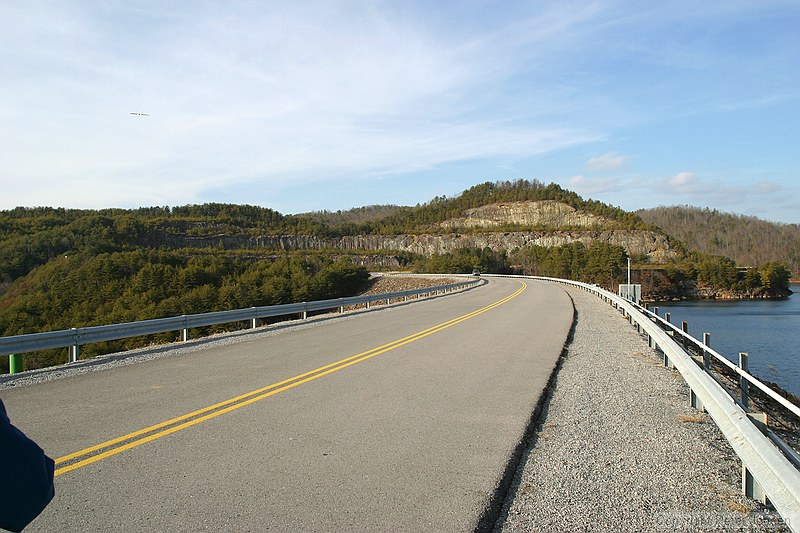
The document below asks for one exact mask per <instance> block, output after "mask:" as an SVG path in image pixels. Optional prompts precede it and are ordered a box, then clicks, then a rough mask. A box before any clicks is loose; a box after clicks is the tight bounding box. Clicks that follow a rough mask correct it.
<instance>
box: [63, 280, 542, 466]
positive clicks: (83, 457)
mask: <svg viewBox="0 0 800 533" xmlns="http://www.w3.org/2000/svg"><path fill="white" fill-rule="evenodd" d="M520 283H521V287H520V288H519V289H517V291H516V292H514V293H512V294H510V295H509V296H506V297H505V298H503V299H502V300H498V301H497V302H495V303H493V304H490V305H487V306H486V307H482V308H480V309H478V310H476V311H472V312H471V313H467V314H466V315H462V316H460V317H458V318H454V319H452V320H449V321H447V322H444V323H442V324H439V325H437V326H433V327H431V328H428V329H426V330H424V331H420V332H418V333H414V334H413V335H409V336H408V337H403V338H402V339H397V340H396V341H392V342H390V343H388V344H384V345H382V346H378V347H377V348H373V349H371V350H368V351H366V352H362V353H359V354H356V355H353V356H350V357H347V358H345V359H342V360H340V361H336V362H335V363H331V364H329V365H325V366H321V367H319V368H316V369H314V370H311V371H310V372H306V373H304V374H299V375H297V376H294V377H291V378H289V379H285V380H283V381H279V382H277V383H273V384H272V385H268V386H266V387H262V388H260V389H256V390H254V391H250V392H248V393H245V394H242V395H240V396H236V397H235V398H230V399H228V400H225V401H223V402H219V403H216V404H214V405H209V406H208V407H204V408H202V409H198V410H197V411H192V412H191V413H187V414H185V415H181V416H179V417H176V418H172V419H170V420H167V421H165V422H161V423H159V424H155V425H153V426H150V427H146V428H144V429H140V430H138V431H134V432H133V433H129V434H127V435H123V436H121V437H117V438H115V439H112V440H109V441H106V442H103V443H101V444H97V445H96V446H91V447H89V448H86V449H83V450H80V451H77V452H75V453H71V454H69V455H65V456H63V457H59V458H58V459H56V461H55V463H56V471H55V475H56V476H59V475H61V474H66V473H67V472H71V471H72V470H77V469H78V468H81V467H84V466H87V465H90V464H92V463H96V462H97V461H100V460H102V459H105V458H107V457H111V456H112V455H116V454H118V453H122V452H124V451H126V450H130V449H132V448H136V447H137V446H141V445H142V444H146V443H148V442H152V441H154V440H156V439H160V438H161V437H165V436H167V435H171V434H172V433H176V432H178V431H181V430H183V429H186V428H189V427H192V426H194V425H197V424H199V423H201V422H205V421H206V420H211V419H212V418H216V417H218V416H220V415H223V414H225V413H229V412H231V411H235V410H236V409H240V408H242V407H244V406H246V405H250V404H252V403H255V402H257V401H259V400H263V399H264V398H269V397H270V396H274V395H276V394H279V393H281V392H283V391H286V390H289V389H292V388H294V387H297V386H299V385H302V384H303V383H308V382H309V381H313V380H315V379H319V378H321V377H323V376H327V375H328V374H332V373H333V372H338V371H339V370H342V369H345V368H347V367H349V366H352V365H355V364H357V363H360V362H362V361H366V360H367V359H371V358H373V357H375V356H376V355H380V354H383V353H386V352H388V351H390V350H394V349H395V348H399V347H400V346H405V345H406V344H409V343H412V342H414V341H417V340H419V339H422V338H424V337H427V336H428V335H433V334H434V333H437V332H439V331H442V330H443V329H447V328H449V327H451V326H455V325H456V324H460V323H461V322H464V321H465V320H469V319H470V318H473V317H476V316H478V315H480V314H482V313H485V312H487V311H490V310H492V309H494V308H496V307H499V306H501V305H503V304H504V303H506V302H508V301H509V300H512V299H513V298H516V297H517V296H519V294H520V293H522V291H524V290H525V288H526V287H527V284H526V283H525V282H522V281H520Z"/></svg>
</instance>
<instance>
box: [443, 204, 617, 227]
mask: <svg viewBox="0 0 800 533" xmlns="http://www.w3.org/2000/svg"><path fill="white" fill-rule="evenodd" d="M504 224H520V225H523V226H534V227H535V226H542V227H548V228H567V227H569V228H574V227H609V226H613V222H612V221H610V220H608V219H607V218H604V217H601V216H598V215H594V214H592V213H587V212H583V211H578V210H577V209H575V208H574V207H572V206H569V205H567V204H563V203H561V202H556V201H553V200H543V201H539V202H507V203H502V204H491V205H484V206H481V207H476V208H474V209H468V210H467V211H466V212H465V213H464V216H462V217H458V218H453V219H450V220H446V221H444V222H441V223H440V224H439V227H441V228H447V229H455V228H492V227H495V226H502V225H504Z"/></svg>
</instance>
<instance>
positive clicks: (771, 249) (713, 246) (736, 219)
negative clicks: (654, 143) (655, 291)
mask: <svg viewBox="0 0 800 533" xmlns="http://www.w3.org/2000/svg"><path fill="white" fill-rule="evenodd" d="M636 214H637V215H638V216H639V217H641V218H642V220H644V221H645V222H648V223H650V224H653V225H655V226H658V227H660V228H661V229H662V230H663V231H664V232H666V233H667V234H668V235H670V236H672V237H675V238H676V239H679V240H680V241H682V242H684V243H685V244H686V246H687V248H688V249H689V250H696V251H700V252H705V253H710V254H714V255H722V256H725V257H730V258H731V259H733V260H734V261H736V263H737V264H738V265H740V266H758V265H762V264H764V263H766V262H768V261H778V262H780V263H783V264H785V265H786V266H787V268H789V270H790V271H791V272H792V275H793V277H794V278H795V279H798V278H800V226H798V225H797V224H779V223H775V222H768V221H766V220H761V219H759V218H756V217H752V216H745V215H737V214H734V213H724V212H720V211H717V210H715V209H708V208H700V207H692V206H665V207H656V208H653V209H641V210H639V211H637V212H636Z"/></svg>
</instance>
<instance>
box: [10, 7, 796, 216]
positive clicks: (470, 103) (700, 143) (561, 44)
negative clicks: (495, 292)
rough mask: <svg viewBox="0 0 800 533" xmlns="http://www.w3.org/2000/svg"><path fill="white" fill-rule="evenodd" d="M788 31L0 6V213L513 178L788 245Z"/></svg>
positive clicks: (294, 209)
mask: <svg viewBox="0 0 800 533" xmlns="http://www.w3.org/2000/svg"><path fill="white" fill-rule="evenodd" d="M798 28H800V3H798V2H797V1H796V0H786V1H777V0H776V1H772V0H758V1H750V0H748V1H738V0H727V1H713V0H711V1H706V2H697V1H696V0H692V1H680V0H679V1H673V2H641V1H638V0H637V1H611V0H601V1H596V2H560V1H557V2H548V1H522V2H515V1H496V2H490V1H480V0H474V1H473V0H464V1H437V2H429V1H402V0H394V1H386V2H382V1H348V0H342V1H334V0H331V1H320V2H315V1H303V0H298V1H293V2H288V1H287V2H278V1H273V2H260V1H239V2H235V1H234V2H215V1H213V2H212V1H208V2H205V1H191V2H188V1H187V2H179V1H173V2H160V1H147V2H143V1H136V0H126V1H105V0H104V1H100V0H98V1H92V0H81V1H72V0H59V1H53V2H47V1H36V0H32V1H30V2H11V1H8V2H3V3H2V4H0V72H2V79H3V82H2V83H0V100H1V101H2V102H3V105H2V106H0V120H2V123H3V128H2V129H1V130H0V187H2V191H3V192H2V194H0V209H9V208H13V207H15V206H18V205H24V206H38V205H50V206H65V207H76V208H102V207H138V206H151V205H172V206H174V205H184V204H190V203H203V202H231V203H248V204H255V205H262V206H265V207H270V208H273V209H276V210H278V211H280V212H282V213H299V212H304V211H311V210H323V209H327V210H332V211H335V210H338V209H347V208H350V207H357V206H362V205H369V204H402V205H413V204H416V203H421V202H425V201H428V200H430V199H431V198H433V197H434V196H440V195H447V196H454V195H456V194H458V193H459V192H461V191H463V190H464V189H466V188H468V187H470V186H472V185H475V184H477V183H482V182H484V181H496V180H506V179H518V178H525V179H538V180H540V181H543V182H545V183H548V182H556V183H558V184H560V185H561V186H563V187H565V188H568V189H571V190H574V191H576V192H577V193H579V194H580V195H582V196H583V197H585V198H594V199H597V200H600V201H603V202H606V203H609V204H612V205H617V206H620V207H622V208H623V209H627V210H635V209H638V208H647V207H654V206H659V205H684V204H687V205H695V206H700V207H710V208H714V209H718V210H721V211H727V212H735V213H742V214H747V215H753V216H758V217H760V218H764V219H767V220H774V221H780V222H788V223H800V149H798V148H800V146H799V145H800V135H798V128H799V127H800V31H798ZM137 111H142V112H145V113H148V114H149V116H137V115H131V114H130V113H131V112H137Z"/></svg>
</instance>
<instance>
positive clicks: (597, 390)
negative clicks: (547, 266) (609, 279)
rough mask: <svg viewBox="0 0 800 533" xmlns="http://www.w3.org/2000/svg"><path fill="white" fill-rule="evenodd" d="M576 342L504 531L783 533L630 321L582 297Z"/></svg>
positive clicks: (510, 500)
mask: <svg viewBox="0 0 800 533" xmlns="http://www.w3.org/2000/svg"><path fill="white" fill-rule="evenodd" d="M566 290H567V292H568V293H569V294H570V296H571V297H572V299H573V301H574V303H575V307H576V309H577V323H576V326H575V334H574V338H573V341H572V343H571V344H570V345H569V346H568V350H567V354H566V356H565V357H564V358H563V361H562V367H561V369H560V370H559V372H558V374H557V376H556V378H555V382H554V383H553V388H552V391H551V397H550V399H549V400H548V402H547V404H546V406H545V408H544V410H543V412H542V415H541V417H540V419H539V422H538V426H537V427H536V432H535V434H534V436H533V437H532V442H531V445H530V446H529V448H528V450H527V451H526V453H525V454H524V456H523V458H522V462H521V464H520V466H519V468H518V471H517V474H516V478H515V480H514V482H513V485H512V487H511V489H510V491H509V495H508V497H507V498H506V502H505V504H504V507H503V510H502V512H501V516H500V520H499V521H498V522H497V524H496V526H495V532H504V533H505V532H522V531H525V532H529V531H676V530H678V531H685V530H691V531H697V530H703V531H718V530H725V531H731V530H733V531H784V530H787V531H788V529H787V528H786V527H785V525H784V523H783V521H782V519H781V518H780V516H779V515H778V514H777V513H776V512H775V511H772V510H768V509H766V508H765V507H763V506H761V505H760V504H758V503H757V502H754V501H752V500H749V499H747V498H745V497H744V496H743V495H742V494H741V492H740V490H739V483H740V479H741V463H740V462H739V460H738V458H737V457H736V455H735V453H734V452H733V450H732V449H731V448H730V446H729V445H728V443H727V441H726V440H725V439H724V437H723V436H722V435H721V433H720V432H719V430H718V429H717V427H716V425H715V424H714V422H713V420H711V418H710V417H708V415H706V414H705V413H700V412H698V411H696V410H694V409H691V408H690V407H689V406H688V403H689V389H688V387H687V386H686V384H685V383H684V381H683V380H682V378H681V377H680V375H679V374H677V373H676V372H675V371H672V370H669V369H667V368H665V367H664V366H663V364H662V362H661V359H660V356H659V354H658V353H656V352H655V351H654V350H652V349H650V348H649V347H648V343H647V339H646V337H643V336H641V335H640V334H638V333H637V332H636V330H635V329H634V328H632V327H630V326H629V325H628V324H627V322H625V320H624V318H623V317H622V315H621V314H619V313H618V312H617V311H615V310H614V309H613V308H612V307H611V306H608V305H606V304H604V303H603V302H602V301H601V300H599V299H597V298H595V297H593V296H591V295H589V294H587V293H585V292H583V291H580V290H577V289H566Z"/></svg>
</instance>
